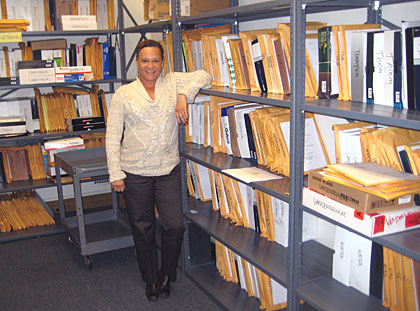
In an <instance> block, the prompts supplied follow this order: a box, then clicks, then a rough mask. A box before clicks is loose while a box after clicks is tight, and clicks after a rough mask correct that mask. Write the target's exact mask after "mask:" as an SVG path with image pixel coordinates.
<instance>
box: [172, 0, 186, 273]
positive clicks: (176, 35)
mask: <svg viewBox="0 0 420 311" xmlns="http://www.w3.org/2000/svg"><path fill="white" fill-rule="evenodd" d="M171 9H172V44H173V45H172V48H173V54H174V71H178V72H180V71H182V61H183V60H182V33H181V24H180V23H179V22H178V17H179V16H180V15H181V9H180V3H179V0H171ZM178 139H179V141H178V145H179V152H180V163H179V164H180V166H181V197H182V207H183V208H182V210H183V212H187V210H188V208H187V207H188V192H187V168H186V163H185V161H186V159H185V157H184V156H182V152H184V151H185V126H184V125H183V124H180V125H179V134H178ZM184 226H185V232H184V242H183V247H182V251H181V260H182V262H181V267H182V272H183V273H185V269H187V268H188V267H189V265H190V262H189V259H190V240H189V228H188V223H187V219H186V218H184Z"/></svg>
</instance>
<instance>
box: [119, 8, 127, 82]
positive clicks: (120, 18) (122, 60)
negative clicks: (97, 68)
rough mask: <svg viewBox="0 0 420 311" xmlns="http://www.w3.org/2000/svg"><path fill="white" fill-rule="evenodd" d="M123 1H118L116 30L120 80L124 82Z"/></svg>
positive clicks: (125, 74) (125, 73) (125, 75)
mask: <svg viewBox="0 0 420 311" xmlns="http://www.w3.org/2000/svg"><path fill="white" fill-rule="evenodd" d="M123 1H124V0H118V28H119V29H118V30H119V37H120V69H121V79H122V80H123V81H124V80H126V79H127V71H128V68H126V57H125V52H126V51H125V32H124V11H123Z"/></svg>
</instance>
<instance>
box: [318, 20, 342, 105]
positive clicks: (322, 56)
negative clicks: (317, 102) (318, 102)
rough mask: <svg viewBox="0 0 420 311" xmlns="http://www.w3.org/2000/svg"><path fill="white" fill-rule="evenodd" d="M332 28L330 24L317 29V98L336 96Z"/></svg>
mask: <svg viewBox="0 0 420 311" xmlns="http://www.w3.org/2000/svg"><path fill="white" fill-rule="evenodd" d="M332 36H333V28H332V27H331V26H328V27H323V28H320V29H319V30H318V41H319V51H318V57H319V79H318V81H319V82H318V83H319V87H318V93H317V94H318V97H319V98H337V97H338V92H337V89H336V87H334V81H335V79H334V71H335V70H336V67H334V65H335V66H336V63H334V60H335V59H336V58H335V48H334V46H333V44H334V43H333V42H334V40H333V39H332Z"/></svg>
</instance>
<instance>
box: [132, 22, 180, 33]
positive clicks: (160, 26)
mask: <svg viewBox="0 0 420 311" xmlns="http://www.w3.org/2000/svg"><path fill="white" fill-rule="evenodd" d="M171 28H172V22H171V21H170V20H168V21H160V22H152V23H148V24H143V25H138V26H133V27H128V28H125V29H124V32H125V33H139V32H140V33H147V32H163V31H164V30H166V29H171Z"/></svg>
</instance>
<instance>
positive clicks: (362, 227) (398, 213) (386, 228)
mask: <svg viewBox="0 0 420 311" xmlns="http://www.w3.org/2000/svg"><path fill="white" fill-rule="evenodd" d="M302 202H303V205H305V206H306V207H308V208H310V209H312V210H314V211H316V212H318V213H320V214H322V215H324V216H326V217H328V218H330V219H332V220H335V221H337V222H339V223H342V224H343V225H346V226H347V227H349V228H351V229H353V230H355V231H357V232H360V233H362V234H364V235H366V236H368V237H376V236H380V235H386V234H391V233H396V232H401V231H405V230H409V229H414V228H419V227H420V206H413V207H409V208H404V209H399V210H395V211H389V212H382V213H375V214H364V213H362V212H360V211H358V210H355V209H353V208H351V207H348V206H346V205H344V204H341V203H339V202H337V201H335V200H333V199H330V198H328V197H326V196H324V195H322V194H320V193H318V192H316V191H314V190H311V189H309V188H304V189H303V199H302Z"/></svg>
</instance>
